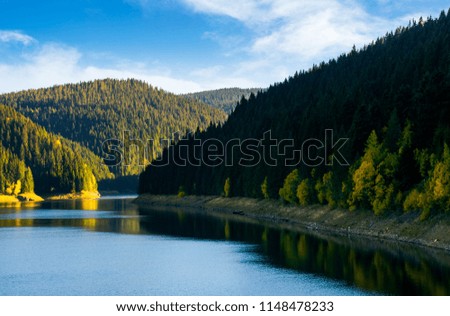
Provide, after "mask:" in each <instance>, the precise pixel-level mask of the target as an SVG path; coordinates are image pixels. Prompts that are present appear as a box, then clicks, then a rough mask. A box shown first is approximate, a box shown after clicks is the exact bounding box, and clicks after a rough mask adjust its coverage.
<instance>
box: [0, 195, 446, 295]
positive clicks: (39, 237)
mask: <svg viewBox="0 0 450 316" xmlns="http://www.w3.org/2000/svg"><path fill="white" fill-rule="evenodd" d="M131 201H132V199H131V198H130V197H114V198H102V199H99V200H89V201H55V202H45V203H41V204H36V205H32V204H30V205H28V206H21V207H15V206H9V207H5V206H4V207H1V208H0V295H371V294H396V295H405V294H412V295H417V294H419V295H437V294H441V295H448V294H450V282H449V280H450V258H449V257H450V256H449V255H448V254H447V253H444V252H438V251H429V250H422V249H417V248H410V247H405V246H404V245H386V244H377V243H374V242H370V243H368V242H367V241H362V240H351V239H347V238H342V237H341V238H327V239H322V238H318V237H314V236H312V235H309V234H305V233H302V232H297V231H292V230H289V229H286V228H278V227H273V226H266V225H263V224H260V223H256V222H251V221H249V220H245V219H243V218H239V216H237V217H236V216H235V217H229V216H228V217H227V216H211V215H205V214H202V213H196V212H184V211H183V210H179V209H178V210H171V209H154V210H148V209H146V210H144V209H140V208H139V207H138V206H136V205H133V204H132V203H131Z"/></svg>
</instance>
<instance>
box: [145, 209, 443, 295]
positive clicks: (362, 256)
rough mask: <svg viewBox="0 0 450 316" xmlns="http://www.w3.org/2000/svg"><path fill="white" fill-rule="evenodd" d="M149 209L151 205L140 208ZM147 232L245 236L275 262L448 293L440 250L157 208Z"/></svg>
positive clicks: (361, 283) (370, 286)
mask: <svg viewBox="0 0 450 316" xmlns="http://www.w3.org/2000/svg"><path fill="white" fill-rule="evenodd" d="M141 211H142V212H143V213H148V210H147V211H146V210H141ZM141 225H142V226H143V227H144V228H145V231H148V232H152V233H157V234H169V235H173V236H180V237H189V238H207V239H214V240H232V241H245V242H249V243H254V244H258V245H260V247H259V251H260V252H262V253H263V254H264V255H265V256H266V257H267V258H268V260H269V261H270V262H271V263H272V264H274V265H277V266H281V267H287V268H290V269H295V270H298V271H302V272H309V273H314V274H318V275H324V276H326V277H329V278H333V279H338V280H345V281H346V282H347V283H348V284H352V285H356V286H357V287H359V288H362V289H365V290H369V291H375V292H382V293H385V294H393V295H449V294H450V284H449V282H448V280H450V258H449V255H448V254H446V253H444V252H442V253H440V252H429V251H426V250H421V249H417V248H414V247H407V248H405V245H402V249H400V248H399V246H398V245H386V244H385V243H384V244H379V245H377V243H374V242H371V243H370V244H371V245H370V246H369V244H368V243H367V242H366V241H361V240H360V241H358V240H350V239H346V238H342V237H340V238H334V239H333V238H331V239H321V238H317V237H314V236H312V235H310V234H305V233H302V232H297V231H292V230H287V229H280V228H277V227H270V226H264V225H260V224H257V223H254V222H250V221H248V222H245V221H244V222H242V221H236V220H233V219H232V218H227V217H211V216H206V215H202V214H198V213H197V214H196V213H186V212H183V211H180V210H178V211H173V212H167V210H166V211H164V212H161V211H157V210H153V211H152V212H150V213H149V215H148V216H147V217H145V218H143V219H142V221H141Z"/></svg>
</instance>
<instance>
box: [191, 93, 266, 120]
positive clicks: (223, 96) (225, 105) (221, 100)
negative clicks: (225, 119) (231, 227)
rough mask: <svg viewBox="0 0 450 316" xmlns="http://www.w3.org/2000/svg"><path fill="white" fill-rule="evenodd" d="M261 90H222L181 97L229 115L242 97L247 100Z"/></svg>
mask: <svg viewBox="0 0 450 316" xmlns="http://www.w3.org/2000/svg"><path fill="white" fill-rule="evenodd" d="M262 90H263V89H256V88H253V89H240V88H224V89H217V90H209V91H202V92H196V93H187V94H183V96H185V97H188V98H192V99H196V100H198V101H201V102H204V103H206V104H209V105H211V106H212V107H215V108H218V109H221V110H223V111H224V112H226V113H228V114H231V112H233V111H234V108H235V107H236V105H237V103H239V101H240V100H241V98H242V97H244V98H246V99H248V98H249V97H250V94H252V93H253V94H257V93H258V92H259V91H262Z"/></svg>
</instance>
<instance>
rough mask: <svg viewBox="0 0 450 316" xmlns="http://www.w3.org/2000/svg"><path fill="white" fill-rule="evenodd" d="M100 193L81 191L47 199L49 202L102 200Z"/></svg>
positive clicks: (47, 197)
mask: <svg viewBox="0 0 450 316" xmlns="http://www.w3.org/2000/svg"><path fill="white" fill-rule="evenodd" d="M100 196H101V195H100V193H99V192H98V191H81V192H76V193H66V194H57V195H49V196H46V197H45V200H47V201H54V200H78V199H86V200H90V199H98V198H100Z"/></svg>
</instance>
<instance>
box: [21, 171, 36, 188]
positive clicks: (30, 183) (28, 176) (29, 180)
mask: <svg viewBox="0 0 450 316" xmlns="http://www.w3.org/2000/svg"><path fill="white" fill-rule="evenodd" d="M33 192H34V179H33V172H31V169H30V167H27V169H26V170H25V174H24V178H23V185H22V192H21V193H33Z"/></svg>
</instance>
